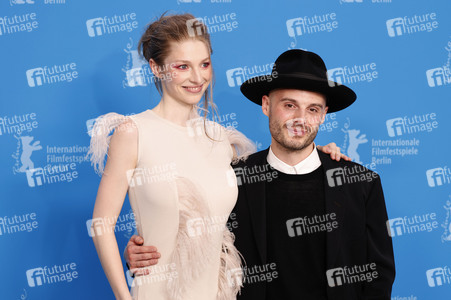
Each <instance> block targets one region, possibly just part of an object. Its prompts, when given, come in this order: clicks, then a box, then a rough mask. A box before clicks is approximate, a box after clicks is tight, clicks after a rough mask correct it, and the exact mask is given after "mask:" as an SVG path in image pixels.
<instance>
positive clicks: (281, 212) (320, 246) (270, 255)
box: [130, 50, 395, 300]
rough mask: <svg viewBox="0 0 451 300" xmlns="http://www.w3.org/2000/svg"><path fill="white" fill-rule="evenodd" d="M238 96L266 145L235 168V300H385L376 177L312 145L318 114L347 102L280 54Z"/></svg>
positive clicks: (316, 68) (384, 238)
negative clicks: (253, 110)
mask: <svg viewBox="0 0 451 300" xmlns="http://www.w3.org/2000/svg"><path fill="white" fill-rule="evenodd" d="M241 91H242V93H243V94H244V95H245V96H246V97H247V98H248V99H250V100H251V101H252V102H254V103H256V104H258V105H261V106H262V111H263V113H264V114H265V115H267V116H268V117H269V127H270V132H271V136H272V139H271V146H270V148H269V149H266V150H263V151H260V152H257V153H255V154H253V155H250V156H249V157H248V159H247V160H246V161H244V162H243V161H241V162H240V163H239V164H237V165H235V166H234V169H235V173H236V175H237V181H238V185H239V195H238V200H237V204H236V206H235V208H234V211H233V213H232V215H231V218H233V222H235V224H236V225H237V226H233V232H234V234H235V236H236V241H235V245H236V247H237V248H238V250H239V251H240V252H241V254H242V255H243V257H244V259H245V262H246V267H245V268H244V276H245V277H244V278H245V281H244V288H243V289H242V292H241V295H240V296H239V299H252V300H253V299H256V300H257V299H258V300H260V299H267V300H275V299H283V300H288V299H307V300H310V299H313V300H322V299H329V300H338V299H342V300H353V299H356V300H357V299H374V300H376V299H377V300H384V299H387V300H388V299H390V296H391V288H392V284H393V281H394V277H395V266H394V257H393V247H392V241H391V238H390V236H389V235H388V233H387V229H386V225H385V224H386V221H387V219H388V218H387V212H386V207H385V201H384V196H383V192H382V187H381V182H380V178H379V176H378V175H377V174H376V173H374V172H372V171H370V170H368V169H366V168H364V167H363V166H361V165H358V164H356V163H353V162H349V161H343V160H341V161H333V160H332V159H331V158H330V157H329V156H328V155H325V154H323V153H321V152H318V151H317V150H316V147H315V144H314V139H315V137H316V134H317V132H318V128H319V126H320V124H322V123H323V122H324V119H325V115H326V113H330V112H336V111H339V110H342V109H344V108H346V107H348V106H349V105H351V104H352V103H353V102H354V101H355V99H356V95H355V93H354V92H353V91H352V90H351V89H349V88H348V87H346V86H344V85H339V84H337V83H335V82H332V81H328V79H327V69H326V66H325V64H324V62H323V60H322V59H321V58H320V57H319V56H318V55H316V54H314V53H312V52H307V51H302V50H289V51H286V52H285V53H283V54H282V55H281V56H279V58H278V59H277V60H276V62H275V65H274V67H273V71H272V73H271V75H269V76H268V75H265V76H260V77H255V78H251V79H249V80H248V81H246V82H245V83H243V85H242V86H241ZM130 252H131V253H133V251H130ZM133 255H135V254H133ZM147 255H148V254H147ZM131 261H132V263H133V265H134V266H136V261H137V260H133V259H132V260H131Z"/></svg>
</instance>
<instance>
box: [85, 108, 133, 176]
mask: <svg viewBox="0 0 451 300" xmlns="http://www.w3.org/2000/svg"><path fill="white" fill-rule="evenodd" d="M129 119H130V118H129V117H126V116H124V115H121V114H117V113H108V114H105V115H101V116H100V117H98V118H97V119H96V122H95V123H94V126H93V127H92V130H91V132H90V133H91V143H90V145H89V151H88V153H87V157H88V158H89V159H90V160H91V165H92V166H94V170H95V172H96V173H97V174H99V175H102V174H103V171H104V168H105V155H107V153H108V147H109V144H110V140H111V137H112V135H110V132H111V131H113V130H114V129H115V128H116V127H117V126H119V125H120V124H122V123H123V122H125V121H126V120H129ZM130 120H131V119H130ZM131 124H135V123H131Z"/></svg>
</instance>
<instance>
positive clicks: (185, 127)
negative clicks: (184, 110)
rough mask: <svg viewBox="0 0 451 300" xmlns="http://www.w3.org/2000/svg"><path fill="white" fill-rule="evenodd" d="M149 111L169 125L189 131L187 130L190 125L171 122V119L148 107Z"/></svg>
mask: <svg viewBox="0 0 451 300" xmlns="http://www.w3.org/2000/svg"><path fill="white" fill-rule="evenodd" d="M147 111H148V112H149V113H150V114H152V115H153V116H154V117H155V118H157V119H158V120H161V121H162V122H164V123H166V124H168V125H170V126H172V127H174V128H176V129H178V130H183V131H187V130H188V127H187V126H182V125H179V124H176V123H174V122H171V121H169V120H168V119H165V118H163V117H161V116H159V115H158V114H157V113H156V112H154V111H153V110H151V109H148V110H147Z"/></svg>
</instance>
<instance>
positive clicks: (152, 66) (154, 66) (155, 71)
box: [149, 58, 161, 78]
mask: <svg viewBox="0 0 451 300" xmlns="http://www.w3.org/2000/svg"><path fill="white" fill-rule="evenodd" d="M149 67H150V69H151V70H152V73H153V75H155V77H158V78H161V72H160V68H159V67H158V64H157V63H156V62H155V61H154V60H153V59H152V58H151V59H150V60H149Z"/></svg>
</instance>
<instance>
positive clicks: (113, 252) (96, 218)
mask: <svg viewBox="0 0 451 300" xmlns="http://www.w3.org/2000/svg"><path fill="white" fill-rule="evenodd" d="M130 122H131V123H133V121H131V120H128V121H126V122H124V123H122V124H121V125H119V126H118V127H117V128H116V130H115V132H114V134H113V136H112V138H111V141H110V145H109V150H108V160H107V163H106V165H105V171H104V173H103V176H102V179H101V181H100V185H99V190H98V192H97V198H96V203H95V206H94V212H93V216H92V218H93V222H92V229H93V231H94V234H93V238H92V239H93V241H94V245H95V247H96V249H97V254H98V255H99V259H100V262H101V263H102V267H103V270H104V271H105V275H106V276H107V278H108V281H109V283H110V285H111V288H112V289H113V292H114V295H115V296H116V299H121V300H123V299H124V300H125V299H126V300H129V299H132V298H131V295H130V292H129V290H128V286H127V282H126V279H125V276H124V271H123V268H122V261H121V255H120V253H119V249H118V245H117V241H116V236H115V234H114V228H115V226H116V220H117V218H118V216H119V214H120V212H121V209H122V205H123V203H124V199H125V196H126V193H127V190H128V180H127V176H126V172H127V170H131V169H134V168H135V167H136V162H137V152H138V130H137V128H136V127H135V126H131V125H133V124H131V123H130ZM102 224H103V225H102ZM99 226H101V230H100V231H99V232H98V234H96V232H95V230H96V229H97V228H99Z"/></svg>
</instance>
